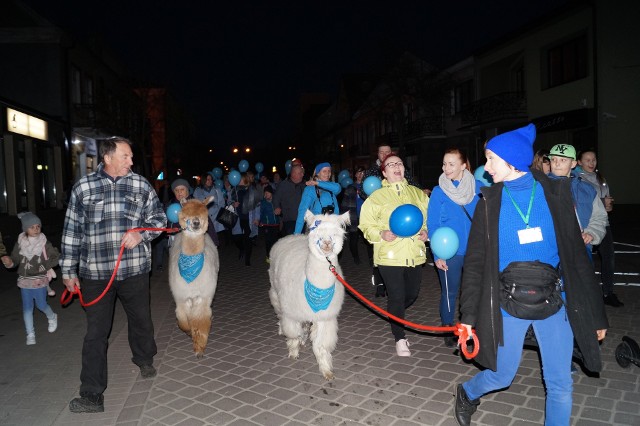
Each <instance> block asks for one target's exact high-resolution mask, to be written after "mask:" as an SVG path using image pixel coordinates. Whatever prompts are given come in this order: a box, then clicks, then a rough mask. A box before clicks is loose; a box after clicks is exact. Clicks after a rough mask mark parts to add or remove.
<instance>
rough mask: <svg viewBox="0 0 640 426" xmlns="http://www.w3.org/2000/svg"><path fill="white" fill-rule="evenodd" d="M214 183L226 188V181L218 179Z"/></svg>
mask: <svg viewBox="0 0 640 426" xmlns="http://www.w3.org/2000/svg"><path fill="white" fill-rule="evenodd" d="M213 183H214V185H215V186H216V188H218V189H222V188H224V182H223V181H222V180H220V179H216V180H215V181H214V182H213Z"/></svg>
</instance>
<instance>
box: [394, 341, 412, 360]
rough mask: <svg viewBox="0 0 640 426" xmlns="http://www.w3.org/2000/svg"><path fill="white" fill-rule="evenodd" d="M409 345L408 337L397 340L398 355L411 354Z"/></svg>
mask: <svg viewBox="0 0 640 426" xmlns="http://www.w3.org/2000/svg"><path fill="white" fill-rule="evenodd" d="M409 346H410V345H409V341H408V340H407V339H400V340H398V341H397V342H396V353H397V354H398V356H411V351H410V350H409Z"/></svg>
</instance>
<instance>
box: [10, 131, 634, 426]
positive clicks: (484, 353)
mask: <svg viewBox="0 0 640 426" xmlns="http://www.w3.org/2000/svg"><path fill="white" fill-rule="evenodd" d="M535 140H536V129H535V126H533V125H529V126H526V127H523V128H520V129H516V130H513V131H510V132H506V133H503V134H501V135H498V136H496V137H494V138H492V139H490V140H488V141H487V144H486V147H485V156H486V164H485V165H484V170H485V172H486V173H487V174H488V175H489V176H490V179H491V181H492V182H491V183H490V184H489V185H487V184H486V182H487V181H486V180H481V179H477V178H476V176H475V175H474V171H473V169H472V165H471V163H470V161H469V159H468V158H467V156H466V154H465V153H464V152H463V151H462V150H461V149H459V148H456V147H450V148H447V149H446V150H445V152H444V153H443V159H442V174H441V175H440V176H439V178H438V185H437V186H435V187H434V188H432V189H424V188H420V187H419V186H418V185H417V184H416V183H415V182H414V180H413V179H412V177H411V174H410V172H409V170H408V167H407V165H406V164H405V162H404V161H403V158H402V157H401V156H400V155H399V154H398V153H396V152H394V151H392V148H391V146H389V145H384V144H383V145H380V146H379V147H378V150H377V158H376V159H375V160H374V161H372V163H371V165H370V166H369V167H368V168H367V167H365V165H364V164H358V165H357V166H356V167H355V168H354V169H353V171H352V172H351V176H352V179H349V180H348V181H343V182H335V181H334V170H333V169H332V166H331V164H330V163H328V162H318V163H317V164H316V165H315V167H314V168H313V169H311V170H309V172H308V173H306V170H305V166H304V165H303V164H302V162H301V161H300V160H299V159H294V160H292V161H291V162H290V166H291V167H290V169H289V170H288V172H287V176H286V177H285V178H284V179H281V176H280V174H279V173H274V174H273V175H272V176H268V175H266V174H258V176H257V179H256V174H255V173H253V172H252V171H250V170H245V171H244V172H242V173H241V174H240V178H239V181H237V182H235V180H234V182H233V183H236V184H235V185H234V184H233V183H232V182H230V176H229V175H225V176H216V175H215V173H213V172H209V173H205V174H204V175H202V176H201V177H200V179H199V180H198V182H197V186H196V185H194V186H195V188H193V187H192V182H190V181H189V180H188V179H185V178H183V177H177V178H176V179H174V180H173V181H171V182H170V184H169V185H167V187H166V188H167V194H164V196H163V197H161V198H162V199H161V198H159V197H158V195H157V193H156V191H155V190H154V189H153V187H152V185H151V184H150V183H149V182H148V181H147V180H146V179H145V178H144V177H142V176H140V175H137V174H136V173H133V172H132V171H131V166H132V164H133V159H132V157H133V156H132V150H131V143H130V142H129V141H128V140H126V139H123V138H113V139H110V140H107V141H105V142H103V143H102V145H101V148H100V154H101V158H102V159H103V162H102V163H101V164H100V165H99V167H98V170H97V171H96V172H94V173H92V174H89V175H87V176H85V177H83V178H81V179H80V180H79V181H78V182H77V183H76V184H75V185H74V186H73V188H72V189H71V192H70V197H69V203H68V208H67V212H66V217H65V224H64V231H63V235H62V247H61V250H60V252H59V251H58V250H57V249H56V248H55V247H53V246H52V245H51V243H49V242H48V241H47V239H46V237H45V236H44V234H43V233H42V232H41V223H40V220H39V218H38V217H37V216H36V215H34V214H33V213H27V214H25V215H23V216H21V221H22V230H23V233H22V234H20V236H19V237H18V242H17V244H16V246H15V248H14V249H13V251H12V252H11V254H9V253H8V252H7V250H6V248H5V247H4V245H3V244H2V239H1V236H0V256H1V259H2V263H3V264H4V266H5V267H6V268H9V269H10V268H17V273H18V287H19V288H20V289H21V290H20V291H21V294H22V300H23V312H24V323H25V330H26V336H27V337H26V343H27V345H33V344H35V342H36V340H35V332H34V315H33V312H34V307H37V308H38V309H39V310H40V311H42V312H43V313H44V314H45V315H46V317H47V320H48V331H49V332H55V331H56V328H57V315H56V314H55V313H54V312H53V310H52V309H51V307H50V306H49V305H48V304H47V302H46V297H47V293H48V292H51V291H52V290H51V289H50V288H49V282H50V281H51V280H52V279H53V278H55V277H56V274H55V272H54V268H55V267H56V266H58V264H59V265H60V270H61V275H62V281H63V283H64V286H65V287H66V289H68V290H69V291H70V292H73V291H75V290H77V289H80V288H82V291H83V294H84V297H85V299H88V300H92V299H94V298H96V297H98V296H99V295H100V294H101V293H102V292H103V290H104V289H105V285H106V283H107V282H109V280H110V278H111V275H112V273H113V265H114V264H115V262H116V258H117V257H118V252H119V250H120V247H121V245H123V246H124V247H125V248H126V250H125V251H124V255H123V256H122V259H121V263H120V267H119V269H118V272H117V274H116V276H115V279H113V286H112V287H111V289H110V290H109V291H108V292H107V293H106V295H105V297H103V298H102V299H101V300H100V301H99V303H96V304H95V305H93V306H90V307H86V308H85V312H86V316H87V324H88V325H87V333H86V336H85V339H84V345H83V349H82V372H81V377H80V380H81V386H80V396H79V397H78V398H74V399H73V400H72V401H71V402H70V404H69V408H70V410H71V411H73V412H100V411H103V410H104V405H103V393H104V391H105V389H106V387H107V371H106V366H107V346H108V335H109V331H110V328H111V324H112V321H113V318H112V314H113V309H114V306H115V303H116V300H117V299H119V300H120V301H121V303H122V304H123V306H124V308H125V312H126V314H127V317H128V320H129V343H130V347H131V352H132V355H133V357H132V361H133V362H134V363H135V364H136V365H137V366H138V367H139V368H140V373H141V375H142V376H143V377H153V376H155V374H156V371H155V368H154V367H153V358H154V356H155V354H156V344H155V340H154V330H153V324H152V322H151V313H150V303H149V273H150V272H151V270H152V267H153V270H154V271H156V272H158V273H160V272H162V271H163V268H164V267H165V262H166V257H167V254H168V248H169V247H171V243H172V239H173V236H172V235H171V234H170V233H166V232H161V231H159V230H156V231H149V230H143V231H139V232H127V231H128V230H130V229H132V228H154V229H160V228H176V227H179V224H177V223H174V222H172V221H171V220H170V219H167V217H168V214H166V212H168V210H167V209H168V208H169V206H171V205H172V204H174V203H181V202H183V201H184V200H188V199H191V198H195V199H201V200H204V199H206V198H208V197H212V198H213V201H212V202H211V203H210V204H209V205H208V210H209V226H208V234H209V236H210V237H211V239H212V241H213V242H214V244H215V245H216V246H217V247H218V248H219V249H220V250H229V249H233V248H234V247H235V249H237V253H238V254H237V257H238V259H239V260H240V261H241V262H243V263H244V265H246V266H251V265H252V254H253V252H254V247H255V246H256V245H257V237H258V235H262V236H263V238H262V240H263V241H264V259H265V262H266V263H267V264H268V263H269V262H270V258H269V254H270V250H271V247H272V246H273V245H274V243H275V242H276V241H277V240H278V239H279V238H283V237H286V236H288V235H291V234H301V233H304V232H305V226H306V225H305V223H304V220H303V218H304V214H305V212H306V211H307V210H310V211H311V212H312V213H314V214H339V213H340V212H341V211H342V212H344V211H348V212H349V215H350V219H351V224H350V225H349V227H348V229H347V238H348V247H349V251H350V254H351V257H352V260H353V262H354V263H355V264H356V265H358V264H360V263H361V258H360V252H359V248H358V247H359V245H361V244H364V245H365V246H366V252H367V254H368V258H369V265H370V267H371V268H373V269H372V274H371V275H372V283H373V285H374V286H375V295H376V296H378V297H386V298H387V310H388V312H389V313H391V314H393V315H394V316H396V317H398V318H404V316H405V312H406V310H407V309H408V308H409V307H410V306H411V305H412V304H414V303H415V301H416V300H417V298H418V295H419V292H420V283H421V279H422V274H423V267H424V265H426V264H428V258H429V257H431V258H432V259H433V265H434V271H435V272H437V275H438V278H439V281H440V303H439V313H440V322H441V324H442V325H443V326H451V325H453V324H456V323H460V324H461V326H462V327H464V328H467V329H468V331H469V333H471V330H472V329H475V333H476V334H477V336H478V338H479V342H480V351H479V354H478V357H477V358H476V361H477V362H478V363H479V364H480V365H482V366H483V367H485V368H486V369H484V370H483V371H481V372H479V373H478V374H476V375H475V376H474V377H473V378H471V379H470V380H468V381H467V382H465V383H461V384H458V385H457V386H456V398H455V406H454V414H455V418H456V421H457V422H458V424H461V425H468V424H470V423H471V417H472V415H473V413H474V412H475V411H476V408H477V406H478V404H479V403H480V398H481V397H482V396H483V395H485V394H487V393H489V392H492V391H495V390H498V389H502V388H506V387H508V386H509V385H510V384H511V382H512V380H513V378H514V376H515V374H516V372H517V369H518V366H519V363H520V358H521V349H522V346H523V342H524V340H525V337H526V336H527V334H528V333H530V332H531V330H533V333H535V337H536V340H537V343H538V345H539V347H540V353H541V359H542V367H543V377H544V381H545V386H546V389H547V401H546V416H547V419H551V418H553V419H554V422H555V423H554V424H568V423H569V418H570V415H571V394H572V379H571V365H572V363H571V359H572V354H573V351H574V346H575V347H577V348H578V349H579V350H580V351H581V353H582V356H583V364H584V367H585V368H587V369H589V370H591V371H599V370H600V369H601V367H602V363H601V361H600V354H599V347H598V341H599V340H602V339H603V338H604V336H605V334H606V329H607V328H608V323H607V317H606V312H605V310H604V305H605V304H607V305H609V306H612V307H620V306H623V303H622V302H621V301H620V300H619V299H618V297H617V296H616V294H615V293H614V291H613V290H614V289H613V271H614V249H613V237H612V231H611V226H610V223H609V220H608V214H609V213H610V212H611V211H612V210H613V198H612V197H611V192H610V188H609V186H608V183H607V181H606V180H605V179H604V177H603V176H602V174H601V173H600V171H599V170H598V169H597V157H596V152H595V150H592V149H589V150H585V151H582V152H577V151H576V149H575V148H574V147H573V146H571V145H568V144H558V145H555V146H553V147H552V148H551V149H550V150H539V151H537V152H535V154H534V151H533V146H534V142H535ZM305 175H307V178H305ZM372 176H374V177H377V178H379V180H380V181H379V182H380V187H379V188H378V189H376V190H375V191H371V192H369V193H367V191H366V188H365V182H366V179H367V178H369V177H372ZM193 183H196V182H193ZM158 192H160V191H158ZM160 193H161V192H160ZM161 194H162V193H161ZM404 205H411V206H414V207H416V208H417V209H418V210H419V211H420V213H421V214H422V218H423V220H422V224H421V226H420V227H419V229H417V230H416V232H415V233H414V234H413V235H408V236H407V235H398V234H397V232H396V231H394V229H393V226H392V225H390V223H391V216H392V214H393V213H394V211H396V209H397V208H399V207H400V206H404ZM227 212H231V213H232V217H235V220H232V221H230V222H229V221H222V220H221V219H220V215H221V214H222V213H227ZM227 214H228V213H227ZM441 228H449V229H451V230H452V231H453V232H455V234H456V235H457V237H458V241H459V243H458V245H457V247H456V249H455V253H453V254H452V255H451V256H448V257H446V258H445V257H443V256H440V255H439V254H438V253H437V252H436V251H435V250H433V249H432V250H431V252H430V251H429V240H430V239H432V238H433V237H434V234H435V233H436V232H437V231H438V230H439V229H441ZM152 241H153V246H152V244H151V243H152ZM152 247H153V248H152ZM595 252H597V253H598V255H599V256H600V258H601V262H600V264H601V268H602V274H601V279H602V286H600V285H599V283H598V281H597V280H596V275H595V273H594V268H593V259H592V255H593V253H595ZM343 258H344V256H343ZM525 293H526V294H528V295H529V297H531V294H538V295H540V294H543V295H544V297H545V298H544V299H543V301H542V302H541V301H540V300H537V299H536V300H531V298H530V299H527V300H525V301H523V300H519V298H520V297H521V296H519V294H525ZM49 294H50V293H49ZM54 294H55V293H54ZM543 302H544V304H545V305H544V306H541V303H543ZM390 326H391V334H392V336H393V338H394V341H395V349H396V354H397V355H398V356H401V357H408V356H411V350H410V342H409V339H408V338H407V334H406V330H405V328H404V327H403V325H402V324H399V323H398V322H396V321H390ZM444 344H445V345H446V346H447V347H453V346H456V344H457V339H456V338H454V337H453V336H452V335H447V336H446V337H445V338H444Z"/></svg>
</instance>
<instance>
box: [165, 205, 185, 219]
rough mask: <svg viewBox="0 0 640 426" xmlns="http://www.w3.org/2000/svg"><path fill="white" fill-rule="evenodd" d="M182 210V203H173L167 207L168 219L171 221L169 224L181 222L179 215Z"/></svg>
mask: <svg viewBox="0 0 640 426" xmlns="http://www.w3.org/2000/svg"><path fill="white" fill-rule="evenodd" d="M180 210H182V206H181V205H180V203H173V204H170V205H169V207H167V219H169V222H173V223H178V222H179V220H180V219H179V218H178V213H180Z"/></svg>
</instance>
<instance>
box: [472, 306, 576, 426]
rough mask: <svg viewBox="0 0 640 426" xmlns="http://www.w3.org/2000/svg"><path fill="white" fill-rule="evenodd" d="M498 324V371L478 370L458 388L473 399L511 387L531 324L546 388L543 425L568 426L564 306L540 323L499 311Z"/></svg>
mask: <svg viewBox="0 0 640 426" xmlns="http://www.w3.org/2000/svg"><path fill="white" fill-rule="evenodd" d="M502 321H503V340H504V346H498V368H497V370H496V371H492V370H490V369H486V370H484V371H481V372H480V373H478V374H476V375H475V376H474V377H473V378H472V379H471V380H469V381H468V382H466V383H464V384H463V385H462V386H463V387H464V390H465V391H466V392H467V395H468V397H469V399H477V398H480V397H481V396H482V395H484V394H486V393H488V392H492V391H494V390H497V389H504V388H507V387H509V386H510V385H511V382H512V381H513V378H514V377H515V375H516V372H517V371H518V367H519V365H520V359H521V357H522V345H523V343H524V338H525V335H526V333H527V329H528V328H529V325H533V331H534V332H535V333H536V339H537V341H538V346H539V348H540V356H541V358H542V374H543V378H544V383H545V387H546V389H547V398H546V405H545V423H544V424H545V425H547V426H551V425H563V426H566V425H568V424H569V423H570V419H571V404H572V402H573V399H572V392H573V379H572V378H571V357H572V355H573V331H571V325H570V324H569V319H568V318H567V314H566V311H565V308H564V306H563V307H562V308H561V309H560V311H558V313H556V314H555V315H552V316H550V317H549V318H546V319H544V320H536V321H531V320H523V319H520V318H515V317H512V316H511V315H509V314H506V313H505V312H503V315H502Z"/></svg>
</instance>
